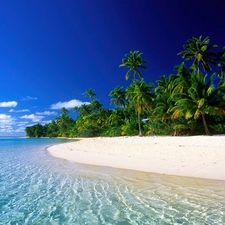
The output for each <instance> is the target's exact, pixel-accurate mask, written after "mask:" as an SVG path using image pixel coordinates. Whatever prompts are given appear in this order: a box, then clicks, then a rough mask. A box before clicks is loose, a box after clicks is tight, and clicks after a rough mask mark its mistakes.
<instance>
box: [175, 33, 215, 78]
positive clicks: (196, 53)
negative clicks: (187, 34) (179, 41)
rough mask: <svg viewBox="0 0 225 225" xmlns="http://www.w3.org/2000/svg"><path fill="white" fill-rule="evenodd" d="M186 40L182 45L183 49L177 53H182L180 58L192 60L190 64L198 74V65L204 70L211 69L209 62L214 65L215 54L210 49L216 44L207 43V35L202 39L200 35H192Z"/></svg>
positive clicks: (208, 70)
mask: <svg viewBox="0 0 225 225" xmlns="http://www.w3.org/2000/svg"><path fill="white" fill-rule="evenodd" d="M187 42H188V44H185V45H184V46H183V48H184V51H182V52H179V53H178V55H182V58H183V59H185V60H193V64H192V65H193V66H194V67H195V72H197V74H199V70H200V65H201V66H202V67H203V70H204V71H205V72H210V71H211V70H212V69H211V67H210V63H211V64H213V65H216V63H215V57H216V54H215V53H213V52H211V51H210V50H211V49H212V48H215V47H218V46H217V45H209V42H210V40H209V37H206V38H205V39H203V40H202V36H200V37H199V38H195V37H192V39H189V40H188V41H187Z"/></svg>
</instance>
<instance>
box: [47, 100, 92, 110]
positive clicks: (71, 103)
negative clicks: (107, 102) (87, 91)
mask: <svg viewBox="0 0 225 225" xmlns="http://www.w3.org/2000/svg"><path fill="white" fill-rule="evenodd" d="M84 104H86V105H88V104H90V102H82V101H80V100H77V99H72V100H70V101H68V102H58V103H56V104H52V105H51V107H50V109H61V108H63V107H65V108H66V109H71V108H74V107H75V106H77V107H80V106H82V105H84Z"/></svg>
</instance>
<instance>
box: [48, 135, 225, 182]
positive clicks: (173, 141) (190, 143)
mask: <svg viewBox="0 0 225 225" xmlns="http://www.w3.org/2000/svg"><path fill="white" fill-rule="evenodd" d="M224 143H225V136H190V137H158V136H155V137H138V136H135V137H97V138H77V141H75V142H69V143H63V144H58V145H54V146H51V147H49V148H48V151H49V153H50V154H51V155H52V156H54V157H58V158H62V159H66V160H70V161H74V162H77V163H82V164H91V165H98V166H109V167H115V168H122V169H130V170H137V171H143V172H152V173H158V174H167V175H176V176H185V177H195V178H204V179H215V180H225V146H224Z"/></svg>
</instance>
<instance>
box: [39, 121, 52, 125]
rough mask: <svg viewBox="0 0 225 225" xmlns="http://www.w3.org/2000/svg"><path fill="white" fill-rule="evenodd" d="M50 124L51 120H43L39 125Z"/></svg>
mask: <svg viewBox="0 0 225 225" xmlns="http://www.w3.org/2000/svg"><path fill="white" fill-rule="evenodd" d="M51 122H52V121H51V120H45V121H42V122H41V124H42V125H45V124H48V123H51Z"/></svg>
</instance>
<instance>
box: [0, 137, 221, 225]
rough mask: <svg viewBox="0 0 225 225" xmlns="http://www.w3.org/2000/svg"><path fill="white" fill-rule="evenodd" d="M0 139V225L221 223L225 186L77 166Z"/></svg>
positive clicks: (40, 144)
mask: <svg viewBox="0 0 225 225" xmlns="http://www.w3.org/2000/svg"><path fill="white" fill-rule="evenodd" d="M65 141H66V140H61V139H26V138H0V224H4V225H6V224H12V225H13V224H18V225H20V224H23V225H26V224H29V225H31V224H40V225H42V224H47V225H50V224H59V225H61V224H68V225H75V224H82V225H83V224H88V225H96V224H99V225H102V224H108V225H109V224H112V225H131V224H132V225H136V224H138V225H139V224H143V225H146V224H160V225H164V224H173V225H174V224H210V225H212V224H225V182H224V181H213V180H203V179H192V178H184V177H175V176H163V175H156V174H151V173H142V172H136V171H128V170H119V169H113V168H109V167H96V166H88V165H81V164H77V163H73V162H69V161H66V160H62V159H57V158H53V157H52V156H50V155H49V154H48V152H47V151H46V147H47V146H50V145H52V144H56V143H60V142H65Z"/></svg>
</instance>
